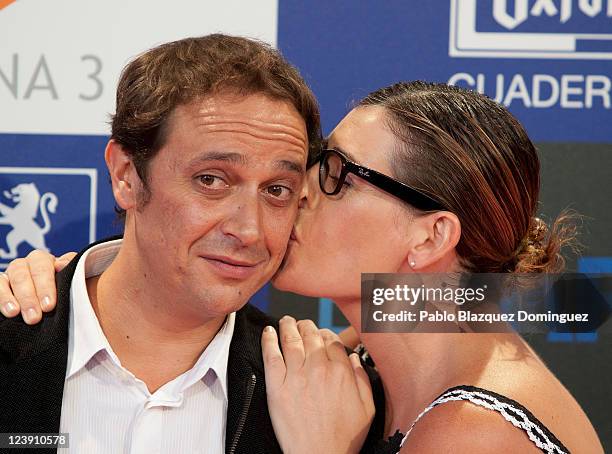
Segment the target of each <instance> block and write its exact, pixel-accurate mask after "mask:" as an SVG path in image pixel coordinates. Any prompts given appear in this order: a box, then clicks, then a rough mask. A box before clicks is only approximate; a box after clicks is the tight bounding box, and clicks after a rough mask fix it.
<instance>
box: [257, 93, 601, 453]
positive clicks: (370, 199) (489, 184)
mask: <svg viewBox="0 0 612 454" xmlns="http://www.w3.org/2000/svg"><path fill="white" fill-rule="evenodd" d="M326 145H327V146H326V148H327V150H326V151H324V152H323V155H322V157H321V162H320V168H316V167H315V168H313V169H311V170H310V171H309V177H308V178H309V181H308V191H307V196H306V197H305V198H304V199H303V200H302V201H301V206H300V214H299V218H298V221H297V223H296V226H295V229H294V234H293V235H292V239H291V241H290V244H289V247H288V251H287V255H286V258H285V261H284V263H283V266H282V268H281V270H280V271H279V272H278V274H277V275H276V277H275V280H274V284H275V286H276V287H278V288H279V289H281V290H288V291H292V292H296V293H301V294H304V295H309V296H324V297H326V298H331V299H332V300H334V302H335V303H336V304H337V306H338V307H339V308H340V310H341V311H342V312H343V314H344V315H345V316H346V318H347V319H348V320H349V322H350V323H351V325H352V327H353V328H354V330H355V332H354V335H353V336H348V337H347V336H346V333H345V336H344V338H345V339H348V338H351V339H350V340H347V343H356V339H360V341H361V342H362V343H363V344H364V345H365V347H366V348H367V351H368V352H369V354H370V356H371V357H372V358H373V360H374V362H375V363H376V366H377V368H378V371H379V373H380V375H381V378H382V381H383V383H384V385H385V396H386V402H387V412H386V426H385V432H386V434H387V435H388V436H389V437H390V438H389V439H388V441H387V442H383V443H381V446H380V448H381V452H402V453H404V452H471V453H480V452H482V453H484V452H517V451H521V452H525V453H528V452H551V453H561V452H579V453H590V452H593V453H595V452H603V449H602V447H601V444H600V443H599V440H598V438H597V435H596V433H595V431H594V429H593V427H592V425H591V424H590V422H589V421H588V418H587V417H586V415H585V414H584V412H583V411H582V409H581V408H580V406H579V405H578V403H577V402H576V401H575V400H574V399H573V397H572V396H571V395H570V394H569V392H568V391H567V390H566V389H565V388H564V387H563V385H562V384H561V383H560V382H559V381H558V380H557V379H556V378H555V377H554V375H553V374H552V373H551V372H550V371H549V370H548V369H547V368H546V366H545V365H544V364H543V363H542V361H541V360H540V359H539V358H538V357H537V355H536V354H535V353H534V352H533V351H532V350H531V349H530V348H529V346H528V345H527V344H526V343H525V342H524V341H523V340H522V339H521V337H520V336H518V335H517V334H515V333H503V334H462V333H446V334H426V333H410V334H393V333H384V334H368V333H361V326H360V324H361V313H360V296H361V295H360V294H361V282H360V279H359V273H360V271H368V272H378V273H449V272H462V271H468V272H477V273H496V272H508V273H513V272H554V271H559V270H560V269H561V268H562V267H563V259H562V257H561V256H560V254H559V251H560V248H561V246H563V245H564V244H565V243H566V242H567V241H569V239H571V228H570V227H568V224H566V223H565V220H564V219H563V218H561V219H558V220H557V221H556V222H555V223H554V225H553V227H552V228H551V229H550V232H548V230H547V227H546V225H545V224H544V223H543V222H542V221H541V220H539V219H538V218H536V217H535V215H536V212H537V204H538V195H539V184H540V181H539V161H538V157H537V154H536V150H535V148H534V146H533V144H532V143H531V141H530V140H529V138H528V137H527V135H526V133H525V131H524V129H523V128H522V126H521V125H520V124H519V123H518V122H517V121H516V120H515V119H514V118H513V117H512V115H510V114H509V113H508V112H507V111H506V110H505V109H504V108H503V107H501V106H500V105H498V104H496V103H494V102H493V101H491V100H490V99H488V98H486V97H485V96H482V95H480V94H477V93H474V92H471V91H466V90H462V89H459V88H455V87H449V86H446V85H442V84H428V83H422V82H414V83H400V84H395V85H393V86H390V87H387V88H383V89H380V90H378V91H375V92H374V93H372V94H370V95H369V96H367V97H366V98H365V99H364V100H363V101H361V102H360V103H359V105H358V106H357V107H356V108H355V109H353V110H352V111H351V112H350V113H349V114H348V115H347V116H346V117H345V118H344V119H343V120H342V121H341V122H340V124H339V125H338V126H337V127H336V128H335V129H334V131H333V132H332V133H331V135H330V136H329V138H328V141H327V144H326ZM309 329H310V325H307V324H304V323H302V324H301V325H296V324H295V322H294V321H293V320H292V319H290V318H284V319H283V321H282V323H281V346H282V347H283V354H284V357H283V356H282V355H281V352H280V350H279V349H278V343H277V334H276V333H275V331H274V330H272V329H267V330H265V331H264V334H263V338H262V345H263V349H264V357H265V359H266V383H267V387H268V395H269V402H270V412H271V416H272V419H273V422H274V425H275V430H276V433H277V434H278V435H279V440H280V441H281V445H282V446H294V447H295V446H300V447H307V444H308V436H305V435H304V433H300V432H301V429H300V428H301V427H304V426H305V424H304V421H305V420H306V419H307V417H306V415H307V414H308V412H303V411H296V407H297V408H300V409H301V408H303V407H307V406H308V404H313V400H314V399H316V397H313V396H316V395H317V394H316V391H317V386H319V391H321V389H320V383H317V382H316V380H315V379H313V378H312V377H316V374H313V373H312V370H310V369H308V368H307V367H298V368H296V367H293V366H292V363H298V364H306V362H305V361H304V358H308V355H309V352H311V351H313V350H312V347H311V346H309V345H312V343H313V342H315V343H316V342H319V343H321V341H318V340H317V339H316V336H314V335H313V334H312V331H309ZM305 333H309V335H308V336H304V334H305ZM302 338H303V340H301V339H302ZM287 339H292V340H293V342H287ZM296 339H300V341H299V342H297V341H296ZM313 339H314V340H313ZM313 367H315V366H313ZM330 399H331V398H330ZM327 400H329V399H326V400H325V401H327ZM321 402H323V400H322V401H321ZM313 406H316V403H315V404H313ZM527 409H528V410H527ZM336 414H337V417H338V418H344V420H345V421H346V422H345V423H346V424H350V423H351V422H350V417H347V416H346V415H345V414H342V408H340V409H338V410H337V412H336ZM517 415H518V416H517ZM517 418H518V419H520V421H519V420H518V419H517ZM302 432H303V431H302ZM310 436H312V435H310Z"/></svg>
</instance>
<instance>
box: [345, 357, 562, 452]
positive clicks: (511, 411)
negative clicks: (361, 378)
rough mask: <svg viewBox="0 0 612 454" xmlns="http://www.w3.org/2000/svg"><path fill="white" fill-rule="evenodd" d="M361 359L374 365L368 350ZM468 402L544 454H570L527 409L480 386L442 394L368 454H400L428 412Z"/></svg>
mask: <svg viewBox="0 0 612 454" xmlns="http://www.w3.org/2000/svg"><path fill="white" fill-rule="evenodd" d="M356 351H357V353H359V354H360V356H361V358H362V359H363V360H364V361H366V362H368V363H370V364H372V365H373V362H372V360H371V358H370V357H369V355H368V352H367V350H365V349H364V348H363V347H362V346H359V347H358V348H357V349H356ZM460 400H461V401H467V402H471V403H473V404H474V405H478V406H480V407H484V408H487V409H489V410H492V411H496V412H498V413H499V414H501V415H502V416H503V418H504V419H505V420H506V421H508V422H509V423H510V424H512V425H513V426H515V427H516V428H518V429H520V430H523V431H524V432H525V434H526V435H527V437H529V440H531V441H532V442H533V444H535V445H536V446H537V447H538V448H540V450H541V451H542V452H545V453H547V454H569V452H570V451H569V449H567V448H566V447H565V446H564V445H563V443H561V441H559V439H558V438H557V437H555V435H554V434H553V433H552V432H551V431H550V430H548V428H547V427H546V426H545V425H544V424H542V423H541V422H540V420H538V418H536V417H535V416H534V415H533V414H532V413H531V412H530V411H529V410H528V409H527V408H525V407H523V406H522V405H521V404H519V403H518V402H516V401H515V400H512V399H510V398H508V397H506V396H502V395H501V394H497V393H495V392H493V391H489V390H487V389H483V388H478V387H476V386H469V385H461V386H455V387H453V388H449V389H447V390H446V391H444V392H443V393H442V394H440V395H439V396H438V397H437V398H436V399H435V400H434V401H433V402H432V403H431V404H429V406H428V407H427V408H425V409H424V410H423V411H422V412H421V413H420V414H419V415H418V416H417V418H416V419H415V421H414V422H413V423H412V425H411V426H410V428H409V429H408V431H407V432H406V433H405V434H403V433H401V432H400V431H399V430H398V431H396V432H395V434H394V435H393V436H392V437H389V438H388V439H387V440H386V441H382V440H381V441H380V442H379V443H378V445H376V446H375V448H374V449H373V450H371V451H370V452H368V453H367V454H397V453H399V451H400V449H401V448H402V446H403V445H404V443H405V442H406V440H407V439H408V437H409V436H410V432H411V431H412V429H413V428H414V426H415V425H416V424H417V423H418V422H419V419H421V418H422V417H423V416H424V415H425V414H426V413H427V412H429V411H430V410H431V409H433V408H435V407H437V406H438V405H442V404H444V403H446V402H453V401H460Z"/></svg>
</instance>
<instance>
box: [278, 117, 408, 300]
mask: <svg viewBox="0 0 612 454" xmlns="http://www.w3.org/2000/svg"><path fill="white" fill-rule="evenodd" d="M397 146H398V144H397V142H396V139H395V137H394V135H393V134H392V132H391V131H390V130H389V129H388V127H387V125H386V123H385V110H384V108H382V107H375V106H373V107H359V108H356V109H354V110H353V111H351V112H350V113H349V114H348V115H347V116H346V117H345V118H344V119H343V120H342V121H341V122H340V123H339V124H338V126H337V127H336V128H335V129H334V130H333V132H332V133H331V135H330V136H329V141H328V146H327V148H330V149H336V150H339V151H341V152H343V153H344V154H345V155H346V156H347V158H348V159H350V160H351V161H353V162H356V163H358V164H360V165H362V166H365V167H369V168H371V169H374V170H377V171H379V172H382V173H384V174H386V175H392V171H391V167H390V158H391V153H392V151H393V150H394V149H395V148H396V147H397ZM318 171H319V166H318V165H316V166H313V168H311V169H310V171H309V174H308V181H307V184H308V188H307V198H306V200H303V201H302V202H301V205H300V210H299V214H298V219H297V221H296V225H295V230H294V235H292V239H291V240H290V242H289V246H288V248H287V253H286V256H285V260H284V262H283V265H282V266H281V269H280V270H279V272H278V273H277V274H276V276H275V278H274V280H273V283H274V285H275V286H276V287H277V288H279V289H280V290H286V291H291V292H295V293H300V294H303V295H309V296H323V297H326V298H332V299H334V300H335V301H339V300H344V299H350V300H352V299H355V298H359V295H360V289H361V287H360V285H361V280H360V273H362V272H363V273H367V272H377V273H396V272H407V271H408V270H409V267H408V264H407V253H408V242H409V237H410V224H411V222H410V221H411V214H410V211H409V209H407V208H406V205H405V204H403V203H402V202H401V201H399V200H398V199H396V198H395V197H393V196H392V195H390V194H387V193H386V192H384V191H382V190H380V189H378V188H376V187H375V186H372V185H371V184H369V183H368V182H366V181H365V180H362V179H360V178H359V177H357V176H356V175H353V174H351V173H349V174H348V175H347V177H346V185H345V186H344V187H343V188H342V190H341V192H340V193H339V194H338V195H334V196H329V195H325V194H324V193H323V192H322V191H321V189H320V188H319V180H318Z"/></svg>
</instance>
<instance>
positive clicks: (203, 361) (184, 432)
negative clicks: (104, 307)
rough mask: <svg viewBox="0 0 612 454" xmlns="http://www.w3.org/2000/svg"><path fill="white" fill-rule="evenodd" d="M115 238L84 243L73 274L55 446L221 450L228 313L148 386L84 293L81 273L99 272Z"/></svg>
mask: <svg viewBox="0 0 612 454" xmlns="http://www.w3.org/2000/svg"><path fill="white" fill-rule="evenodd" d="M120 246H121V240H117V241H111V242H107V243H103V244H100V245H98V246H95V247H93V248H91V249H89V250H88V251H87V252H86V253H85V254H83V256H82V257H81V259H80V260H79V262H78V264H77V268H76V272H75V274H74V277H73V279H72V285H71V287H70V305H71V306H70V321H69V338H68V367H67V370H66V382H65V384H64V397H63V401H62V415H61V423H60V432H68V433H69V434H70V447H69V449H68V450H64V449H62V450H60V451H59V452H70V453H79V454H80V453H85V454H98V453H99V454H109V453H112V454H120V453H126V454H127V453H130V454H131V453H138V454H140V453H142V454H145V453H146V454H154V453H160V454H162V453H222V452H224V449H225V425H226V419H227V361H228V356H229V346H230V342H231V340H232V335H233V332H234V320H235V313H232V314H230V315H228V317H227V319H226V321H225V324H224V325H223V326H222V327H221V329H220V330H219V332H218V333H217V335H216V336H215V337H214V339H213V340H212V341H211V343H210V344H209V345H208V347H207V348H206V350H204V352H203V353H202V355H201V356H200V358H199V359H198V361H197V362H196V364H195V365H194V366H193V367H192V368H191V369H190V370H188V371H187V372H185V373H183V374H182V375H180V376H179V377H177V378H175V379H174V380H172V381H170V382H168V383H166V384H165V385H163V386H162V387H161V388H159V389H158V390H157V391H155V392H154V393H153V394H151V393H150V392H149V391H148V389H147V387H146V385H145V384H144V382H142V381H141V380H139V379H138V378H136V377H135V376H134V375H133V374H132V373H131V372H129V371H128V370H127V369H125V368H124V367H122V365H121V361H120V360H119V358H118V357H117V355H116V354H115V352H114V351H113V349H112V348H111V346H110V344H109V343H108V340H107V339H106V337H105V335H104V333H103V331H102V328H101V327H100V323H99V322H98V319H97V317H96V314H95V312H94V310H93V308H92V306H91V302H90V301H89V297H88V294H87V287H86V284H85V279H86V278H89V277H91V276H96V275H99V274H101V273H102V272H103V271H104V270H105V269H106V268H107V267H108V266H109V265H110V264H111V262H112V261H113V259H114V258H115V256H116V255H117V253H118V251H119V248H120ZM168 359H169V360H171V358H168Z"/></svg>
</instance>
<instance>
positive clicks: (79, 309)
mask: <svg viewBox="0 0 612 454" xmlns="http://www.w3.org/2000/svg"><path fill="white" fill-rule="evenodd" d="M121 243H122V240H113V241H108V242H104V243H101V244H98V245H96V246H94V247H92V248H90V249H88V250H87V251H85V253H83V255H82V256H81V258H80V259H79V261H78V263H77V267H76V270H75V273H74V276H73V278H72V283H71V286H70V307H71V310H70V319H69V328H68V332H69V336H68V365H67V366H68V367H67V369H66V379H68V378H70V377H72V376H73V375H74V374H76V373H77V372H78V371H79V370H81V369H82V368H83V367H85V366H86V365H87V364H88V363H89V361H90V360H91V359H92V358H93V356H94V355H96V353H98V352H100V351H104V352H105V353H106V354H107V355H108V356H109V357H110V358H111V359H112V361H113V362H114V363H115V364H116V365H117V366H118V367H121V362H120V361H119V358H118V357H117V355H116V354H115V352H114V351H113V349H112V347H111V346H110V344H109V342H108V340H107V339H106V336H105V335H104V332H103V331H102V327H101V326H100V323H99V321H98V318H97V317H96V314H95V312H94V310H93V307H92V306H91V302H90V300H89V295H88V293H87V285H86V279H87V278H90V277H93V276H97V275H100V274H102V273H103V272H104V271H105V270H106V268H108V267H109V266H110V264H111V263H112V261H113V260H114V259H115V257H116V256H117V254H118V253H119V249H120V247H121ZM235 319H236V313H235V312H232V313H231V314H229V315H228V316H227V317H226V319H225V323H224V324H223V325H222V326H221V328H220V329H219V331H218V332H217V334H216V335H215V337H214V338H213V339H212V341H211V342H210V344H208V346H207V347H206V349H205V350H204V351H203V352H202V354H201V355H200V357H199V358H198V360H197V361H196V363H195V364H194V366H193V367H192V368H191V369H190V370H188V371H187V372H185V373H184V374H182V375H181V376H180V377H177V379H175V380H173V381H172V382H170V383H167V384H166V385H164V386H163V387H162V388H165V387H166V386H167V385H170V386H171V387H172V388H174V386H173V385H177V386H178V388H179V389H176V388H175V390H176V391H178V392H182V391H183V390H185V389H187V388H188V387H189V386H191V385H192V384H194V383H195V382H197V381H198V380H202V379H203V378H204V376H205V375H206V374H207V373H208V371H209V370H212V372H213V373H214V374H215V375H216V378H217V379H218V380H219V382H220V383H221V386H222V388H223V392H224V394H225V397H226V399H227V397H228V392H227V364H228V360H229V350H230V348H229V347H230V344H231V341H232V337H233V335H234V324H235ZM171 384H172V385H171ZM162 388H160V390H161V389H162Z"/></svg>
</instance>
